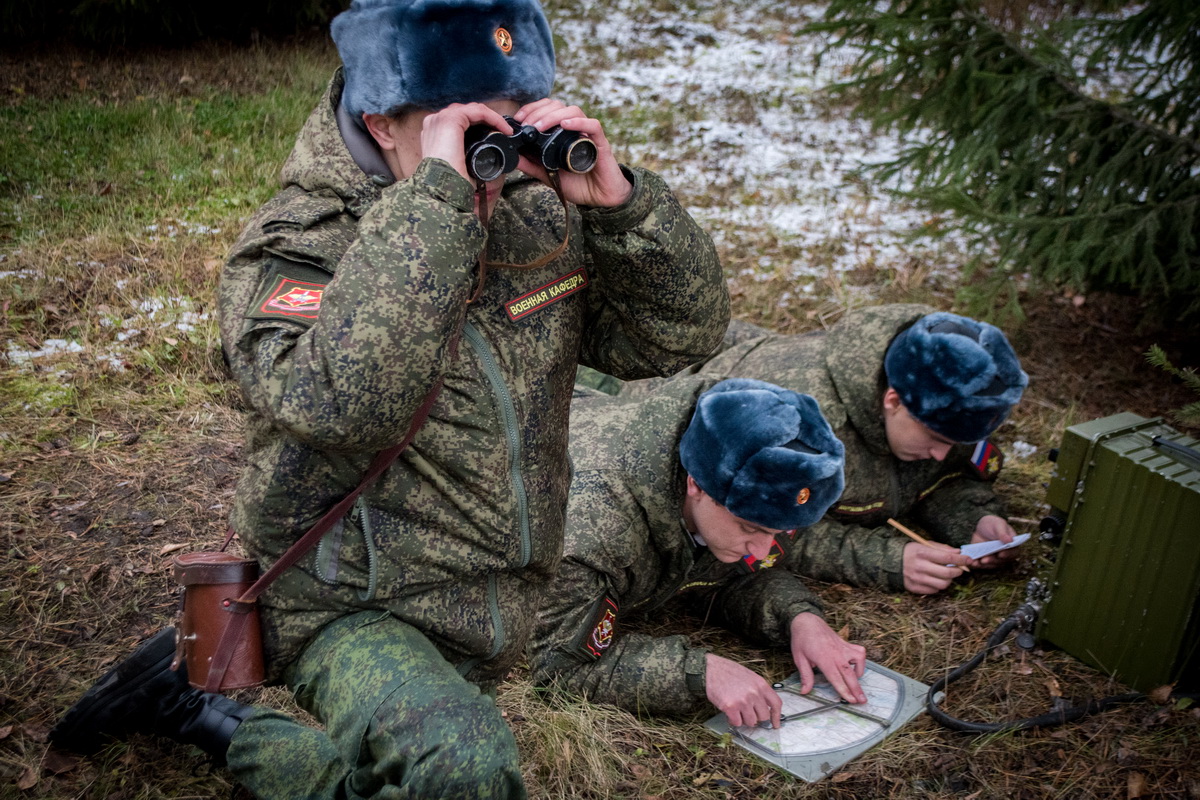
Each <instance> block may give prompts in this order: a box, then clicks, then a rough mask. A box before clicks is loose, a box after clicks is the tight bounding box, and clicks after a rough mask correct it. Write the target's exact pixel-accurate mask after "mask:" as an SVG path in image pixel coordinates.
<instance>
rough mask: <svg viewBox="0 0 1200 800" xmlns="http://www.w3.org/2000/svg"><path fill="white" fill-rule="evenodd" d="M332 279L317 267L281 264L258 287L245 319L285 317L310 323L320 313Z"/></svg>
mask: <svg viewBox="0 0 1200 800" xmlns="http://www.w3.org/2000/svg"><path fill="white" fill-rule="evenodd" d="M332 279H333V276H332V275H330V274H329V273H328V272H325V271H324V270H322V269H318V268H317V267H313V266H308V265H304V264H292V263H289V264H282V265H280V266H279V267H278V268H277V269H276V270H275V271H274V272H272V273H270V277H269V278H268V279H267V280H266V281H265V282H264V283H263V284H262V285H261V287H260V289H259V293H258V296H257V297H256V298H255V301H254V304H253V305H252V306H250V308H249V309H247V311H246V316H247V317H248V318H250V319H272V318H277V317H285V318H288V319H295V320H297V321H300V322H312V321H313V320H315V319H316V318H317V312H319V311H320V310H321V298H322V297H323V296H324V294H325V287H326V286H327V285H328V284H329V281H331V280H332Z"/></svg>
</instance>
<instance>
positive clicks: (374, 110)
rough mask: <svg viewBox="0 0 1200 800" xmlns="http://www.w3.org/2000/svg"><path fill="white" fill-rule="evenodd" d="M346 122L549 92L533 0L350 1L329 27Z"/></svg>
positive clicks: (546, 30)
mask: <svg viewBox="0 0 1200 800" xmlns="http://www.w3.org/2000/svg"><path fill="white" fill-rule="evenodd" d="M330 32H331V33H332V34H333V41H334V43H335V44H336V45H337V49H338V53H339V54H340V55H341V57H342V64H343V65H344V66H345V74H346V89H345V91H344V92H343V94H342V103H343V105H345V107H346V110H347V111H349V112H350V115H351V117H353V118H354V119H355V120H360V119H361V118H362V115H363V113H364V112H365V113H369V114H394V113H396V112H398V111H402V110H405V109H408V108H422V109H426V110H431V111H432V110H437V109H440V108H445V107H446V106H448V105H450V104H451V103H485V102H488V101H489V100H501V99H508V100H516V101H517V102H519V103H527V102H530V101H533V100H540V99H541V98H543V97H546V96H548V95H549V94H550V89H551V87H552V86H553V84H554V41H553V39H552V38H551V36H550V26H549V25H548V24H547V22H546V16H545V14H543V13H542V7H541V6H540V5H539V4H538V2H537V0H354V2H353V3H351V4H350V8H349V9H347V10H346V11H343V12H342V13H341V14H338V15H337V16H336V17H335V18H334V20H333V24H332V25H331V26H330Z"/></svg>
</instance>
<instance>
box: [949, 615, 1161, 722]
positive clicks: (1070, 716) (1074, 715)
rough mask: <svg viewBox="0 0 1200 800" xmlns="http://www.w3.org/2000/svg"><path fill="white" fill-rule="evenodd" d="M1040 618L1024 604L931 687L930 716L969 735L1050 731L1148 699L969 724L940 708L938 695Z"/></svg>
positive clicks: (1138, 696) (1123, 698)
mask: <svg viewBox="0 0 1200 800" xmlns="http://www.w3.org/2000/svg"><path fill="white" fill-rule="evenodd" d="M1036 618H1037V608H1036V607H1035V606H1033V605H1032V604H1030V603H1026V604H1025V605H1022V606H1021V607H1020V608H1018V609H1017V610H1016V611H1014V612H1013V613H1012V615H1010V616H1009V617H1008V619H1006V620H1004V621H1003V622H1001V623H1000V627H998V628H996V630H995V631H994V632H993V633H992V635H991V636H989V637H988V640H987V644H986V645H985V646H984V648H983V649H982V650H980V651H979V652H978V653H976V654H975V657H974V658H972V659H971V660H970V661H968V662H967V663H965V664H962V665H960V666H958V667H955V668H954V669H953V670H951V671H950V673H949V674H948V675H946V676H945V677H944V678H941V679H939V680H938V681H937V682H936V683H934V684H933V685H932V686H930V687H929V694H928V695H927V696H926V698H925V705H926V707H927V708H928V709H929V715H930V716H931V717H933V718H934V719H936V720H937V721H938V722H940V723H942V724H943V725H945V726H946V727H947V728H953V729H954V730H959V731H966V732H968V733H998V732H1000V731H1025V730H1029V729H1030V728H1049V727H1053V726H1055V725H1062V724H1063V723H1065V722H1073V721H1075V720H1077V719H1079V718H1080V717H1084V716H1087V715H1088V714H1095V713H1096V712H1097V711H1103V710H1104V709H1106V708H1108V707H1110V706H1114V705H1117V704H1119V703H1132V702H1136V701H1138V700H1143V699H1145V697H1146V695H1144V694H1142V693H1141V692H1129V693H1128V694H1119V695H1114V696H1113V697H1104V698H1101V699H1100V700H1091V701H1089V702H1088V703H1086V704H1085V705H1082V706H1065V707H1063V708H1060V709H1055V710H1053V711H1050V712H1047V713H1045V714H1041V715H1039V716H1036V717H1029V718H1027V719H1018V720H1011V721H1009V722H967V721H966V720H961V719H958V718H957V717H952V716H950V715H949V714H947V713H946V712H945V711H943V710H942V709H941V708H939V707H938V701H937V694H938V692H940V691H942V690H943V689H945V688H946V687H947V686H949V685H950V684H951V683H953V682H954V681H956V680H958V679H959V678H961V677H962V676H963V675H966V674H967V673H968V672H970V671H971V670H973V669H975V668H976V667H977V666H979V664H980V662H982V661H983V659H984V658H986V657H987V654H988V653H990V652H991V651H992V650H994V649H995V648H997V647H999V646H1000V644H1001V643H1002V642H1003V641H1004V640H1005V639H1006V638H1007V637H1008V635H1009V634H1010V633H1012V632H1013V630H1014V629H1015V628H1021V627H1026V626H1028V625H1030V624H1031V623H1032V622H1033V620H1034V619H1036Z"/></svg>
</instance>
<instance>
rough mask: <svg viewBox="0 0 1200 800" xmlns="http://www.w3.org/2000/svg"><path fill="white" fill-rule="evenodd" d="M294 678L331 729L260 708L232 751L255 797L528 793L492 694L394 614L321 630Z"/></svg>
mask: <svg viewBox="0 0 1200 800" xmlns="http://www.w3.org/2000/svg"><path fill="white" fill-rule="evenodd" d="M347 675H353V676H354V680H353V681H348V680H346V676H347ZM288 682H289V683H290V684H292V685H294V686H295V687H296V700H297V702H298V703H299V704H300V705H301V706H302V707H303V708H305V709H306V710H308V711H309V712H311V713H313V714H315V715H316V716H318V717H319V718H320V719H322V720H324V721H325V730H318V729H316V728H309V727H306V726H301V725H297V724H296V723H295V722H294V721H293V720H292V719H291V718H289V717H287V716H285V715H283V714H280V713H279V712H277V711H274V710H272V709H269V708H266V707H260V708H256V709H255V710H254V712H253V713H252V715H251V716H250V717H249V718H248V719H246V720H245V721H244V722H243V723H242V724H241V725H240V726H239V727H238V729H237V731H236V732H235V734H234V737H233V741H232V742H231V744H230V749H229V754H228V759H229V766H230V769H231V770H232V771H233V772H234V774H235V775H237V777H238V780H239V781H240V782H241V783H242V784H243V785H244V786H246V787H247V788H248V789H250V790H251V791H252V792H253V793H254V795H255V796H256V797H264V798H272V797H274V798H342V799H343V800H356V798H368V797H370V798H379V799H380V800H387V799H388V798H426V797H454V798H506V797H524V796H525V790H524V787H523V785H522V782H521V771H520V768H519V764H518V759H517V744H516V741H515V740H514V739H513V735H512V732H511V731H510V730H509V728H508V725H507V724H506V723H505V721H504V719H503V718H502V717H501V716H500V712H499V711H498V710H497V709H496V706H495V703H494V702H493V700H492V698H491V697H489V696H487V695H485V694H481V693H480V691H479V689H478V688H477V687H476V686H474V685H473V684H470V683H467V682H466V681H465V680H463V678H462V677H460V676H459V675H458V673H456V672H455V671H454V668H453V667H452V666H450V664H449V663H447V661H446V660H445V659H444V658H442V657H441V655H440V654H439V653H438V651H437V650H436V649H435V648H434V647H433V645H431V644H430V643H429V641H428V640H427V639H425V637H423V636H422V635H421V634H420V632H418V631H417V630H416V629H414V628H412V627H411V626H408V625H405V624H404V623H403V622H400V621H399V620H397V619H396V618H395V617H392V616H391V615H389V614H381V613H380V612H377V611H364V612H360V613H358V614H353V615H350V616H347V617H342V618H341V619H339V620H338V621H336V622H334V623H333V624H331V625H328V626H326V627H325V628H324V629H323V630H322V631H321V632H320V634H318V636H317V638H316V639H315V640H314V641H313V643H312V644H311V645H310V646H309V647H307V648H306V649H305V652H304V655H303V656H301V658H300V659H298V660H297V662H296V663H295V664H293V665H292V666H291V667H290V668H289V670H288ZM264 754H266V756H267V757H264Z"/></svg>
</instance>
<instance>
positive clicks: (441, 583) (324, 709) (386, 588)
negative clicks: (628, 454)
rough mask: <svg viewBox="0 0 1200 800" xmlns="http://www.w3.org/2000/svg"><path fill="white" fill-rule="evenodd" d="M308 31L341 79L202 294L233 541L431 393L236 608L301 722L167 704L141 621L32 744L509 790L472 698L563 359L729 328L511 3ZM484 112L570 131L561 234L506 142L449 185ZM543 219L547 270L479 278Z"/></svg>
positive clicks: (255, 772)
mask: <svg viewBox="0 0 1200 800" xmlns="http://www.w3.org/2000/svg"><path fill="white" fill-rule="evenodd" d="M431 9H432V10H431ZM332 31H333V37H334V40H335V41H336V43H337V46H338V50H339V53H340V55H341V57H342V61H343V64H344V70H343V69H339V70H338V71H337V73H336V75H335V76H334V78H333V80H332V82H331V84H330V86H329V90H328V94H327V95H326V97H325V98H324V100H323V101H322V102H321V103H320V104H319V105H318V107H317V109H316V111H314V113H313V114H312V116H311V117H310V118H309V120H308V122H307V123H306V125H305V127H304V129H303V130H302V132H301V133H300V136H299V139H298V141H297V144H296V147H295V149H294V151H293V152H292V155H291V157H290V158H289V160H288V162H287V164H286V165H285V167H284V172H283V183H284V187H285V188H284V189H283V190H282V192H280V193H279V194H278V195H277V196H276V197H275V198H274V199H273V200H271V201H270V202H269V203H267V204H266V205H265V206H264V207H263V208H262V209H261V210H260V211H259V212H258V214H256V215H255V217H254V218H253V219H252V220H251V222H250V223H249V224H248V225H247V227H246V229H245V231H244V233H243V234H242V237H241V238H240V239H239V241H238V242H237V244H236V245H235V247H234V250H233V254H232V255H231V257H230V259H229V261H228V263H227V265H226V267H225V271H224V273H223V276H222V280H221V287H220V313H221V332H222V337H223V340H224V345H225V353H226V355H227V357H228V360H229V362H230V366H231V369H232V371H233V373H234V375H235V376H236V378H237V380H238V382H239V384H240V386H241V388H242V390H243V393H244V395H245V399H246V403H247V405H248V406H249V408H250V417H249V421H248V436H249V446H248V450H247V462H248V464H247V466H246V469H245V471H244V473H243V475H242V478H241V480H240V482H239V484H238V489H237V495H236V500H235V508H234V510H233V513H232V524H233V526H234V528H235V529H236V530H237V531H238V532H239V533H240V535H241V537H242V541H243V543H244V545H245V546H246V548H247V550H248V551H249V552H250V553H251V554H252V555H253V556H254V557H255V558H257V559H258V560H259V562H260V564H261V565H262V566H263V567H264V568H266V567H268V566H270V565H271V564H272V563H273V562H274V561H275V560H276V559H278V558H279V556H280V555H281V554H282V553H283V552H284V551H285V550H286V549H287V548H288V546H289V545H291V544H292V543H293V542H294V541H295V540H296V539H297V538H298V537H300V536H301V534H303V533H304V531H306V530H307V529H308V528H309V527H310V526H311V525H312V523H313V522H314V521H315V520H316V519H318V518H319V517H320V516H321V515H322V513H323V512H324V511H325V510H326V509H328V508H329V507H331V506H332V505H334V504H335V503H336V502H337V501H338V500H339V499H340V498H341V497H343V496H344V495H346V494H347V493H348V492H350V491H351V490H352V489H353V488H354V487H355V486H356V485H357V484H358V482H359V481H360V479H361V477H362V475H363V473H364V472H365V470H366V468H367V465H368V463H369V462H370V461H371V459H372V457H373V456H374V455H375V453H376V452H378V451H380V450H383V449H386V448H388V447H390V446H392V445H394V444H396V443H397V442H399V441H401V440H402V438H403V436H404V434H405V432H406V430H407V428H408V427H409V424H410V421H411V419H412V417H413V415H414V413H415V412H416V410H417V408H418V407H419V406H420V405H421V403H422V400H423V398H425V396H426V395H427V393H428V392H429V391H430V388H431V386H433V385H434V384H435V382H436V380H437V379H439V378H443V379H444V380H445V386H444V388H443V390H442V391H441V394H440V395H439V396H438V400H437V402H436V404H435V405H434V407H433V410H432V413H431V414H430V415H429V418H428V421H427V422H426V423H425V425H424V427H423V428H422V429H421V430H420V431H419V433H418V434H417V436H416V439H415V441H414V442H413V444H412V446H410V447H409V448H408V449H407V450H406V451H405V452H404V453H403V454H402V455H401V456H400V458H399V459H398V460H397V461H396V462H395V463H394V464H393V465H392V466H391V467H390V468H389V469H388V470H387V472H386V473H385V474H384V475H383V477H382V478H381V479H380V480H379V481H378V482H377V483H376V484H375V485H374V486H372V487H371V488H370V489H369V490H368V491H367V492H366V493H364V494H363V496H362V498H361V499H360V500H359V501H358V505H357V507H356V509H355V511H354V512H353V513H351V514H349V515H348V516H347V517H346V518H345V519H344V520H343V521H342V522H341V523H339V525H338V526H337V527H336V528H335V529H334V530H333V531H331V532H330V533H329V534H328V535H327V536H326V539H325V541H324V542H323V545H322V546H321V547H319V548H318V549H317V551H315V552H314V553H313V554H311V555H308V556H306V557H305V558H304V559H302V560H301V561H300V562H299V563H298V564H297V565H296V566H295V567H293V568H291V569H289V570H288V571H286V572H285V573H284V574H283V576H282V577H281V578H280V579H279V580H278V581H277V582H275V583H274V584H272V586H271V588H270V589H269V590H268V592H267V593H266V594H265V595H264V597H263V600H262V607H263V608H262V610H263V623H264V644H265V648H266V655H267V660H268V673H269V675H268V677H269V679H270V680H271V681H279V682H283V683H285V684H286V685H288V686H290V687H291V688H292V689H293V690H295V692H296V699H297V701H298V702H299V703H300V705H301V706H303V707H304V708H305V709H307V710H308V711H310V712H311V713H312V714H313V715H314V716H315V717H316V718H317V719H318V720H320V721H321V722H322V723H323V724H324V726H325V727H324V729H323V730H318V729H316V728H311V727H306V726H304V725H301V724H299V723H298V722H297V721H295V720H293V719H291V718H290V717H287V716H285V715H283V714H280V713H278V712H275V711H273V710H271V709H267V708H251V707H247V706H243V705H240V704H237V703H234V702H233V701H231V700H228V699H225V698H223V697H221V696H219V695H211V694H204V693H201V692H198V691H196V690H193V689H189V688H187V686H186V685H185V684H184V683H183V682H182V680H181V679H180V677H179V676H178V674H177V673H173V672H170V671H168V670H167V669H166V663H167V661H169V658H167V659H165V660H164V656H165V655H167V654H169V652H170V651H171V650H173V644H172V643H171V642H170V638H171V637H170V635H168V634H166V633H164V634H163V635H160V636H159V637H156V638H155V639H154V640H151V642H150V643H148V644H146V645H144V646H143V647H142V648H141V649H140V650H139V651H138V652H137V653H136V654H135V655H134V656H133V657H131V658H130V659H129V660H127V661H126V662H124V663H123V664H121V665H119V666H118V667H116V668H115V669H114V670H113V671H112V672H110V674H109V675H108V676H106V677H105V678H104V679H102V680H101V682H100V683H98V684H97V685H96V686H95V687H93V688H92V689H91V690H90V691H89V692H88V693H87V695H85V696H84V698H83V699H82V700H81V701H80V702H79V703H77V704H76V706H75V707H73V708H72V709H71V711H70V712H69V713H68V714H67V715H66V717H65V718H64V719H63V720H62V721H61V722H60V723H59V725H58V726H57V728H56V729H55V731H54V734H53V739H54V742H55V743H56V744H57V745H59V746H61V747H69V748H74V749H83V750H90V749H94V748H95V747H97V746H99V744H100V743H101V741H102V739H103V735H104V734H109V735H117V736H122V735H125V734H127V733H130V732H132V731H147V732H154V733H157V734H160V735H166V736H168V737H171V738H174V739H177V740H181V741H187V742H191V743H197V744H201V745H202V746H203V747H204V748H205V749H207V750H208V751H209V752H210V753H212V754H213V755H214V756H216V757H217V758H218V759H219V760H225V759H227V760H228V764H229V768H230V770H231V771H232V772H233V774H234V776H235V777H236V778H237V779H238V780H239V781H240V782H241V783H243V784H244V785H246V786H247V787H249V788H250V789H251V790H253V791H254V793H255V794H257V795H258V796H260V797H280V798H283V797H330V798H332V797H368V796H369V797H382V796H388V797H398V796H401V795H403V796H406V797H441V796H454V797H516V796H524V794H525V790H524V786H523V784H522V780H521V774H520V770H519V768H518V765H517V751H516V745H515V741H514V739H513V737H512V734H511V732H510V731H509V730H508V728H507V726H506V724H505V722H504V720H503V719H502V718H501V716H500V713H499V711H498V710H497V709H496V707H495V704H494V701H493V698H492V697H491V696H489V692H490V691H491V690H492V689H493V687H494V686H495V685H496V684H497V683H498V682H499V681H500V680H501V679H502V678H503V677H504V675H505V673H506V672H507V671H508V670H509V668H510V667H511V666H512V665H513V664H514V662H515V661H516V660H517V659H518V658H519V657H520V654H521V651H522V650H523V648H524V645H525V643H526V641H527V639H528V636H529V633H530V630H531V628H532V625H533V620H534V611H535V608H536V606H537V604H538V601H539V599H540V596H541V593H542V590H543V588H544V587H545V586H546V584H547V582H548V581H549V580H550V578H551V576H552V575H553V572H554V569H555V567H556V566H557V564H558V560H559V558H560V554H561V546H562V527H563V512H564V509H565V506H566V498H567V489H568V483H569V468H568V464H567V415H568V411H569V406H570V397H571V387H572V384H573V379H574V375H575V368H576V365H577V364H578V363H584V364H588V365H591V366H594V367H597V368H600V369H604V370H605V371H608V372H615V373H618V374H621V375H623V376H625V377H629V378H634V377H648V376H651V375H664V374H669V373H671V372H673V371H675V370H678V369H680V368H682V367H684V366H686V365H687V364H688V363H690V362H691V361H694V360H696V359H697V358H700V357H702V356H704V355H706V354H707V353H709V352H710V351H711V350H712V349H713V348H714V347H716V346H717V345H718V344H719V342H720V339H721V336H722V334H723V332H724V330H725V326H726V323H727V322H728V308H729V306H728V303H729V301H728V296H727V293H726V290H725V284H724V280H723V277H722V274H721V268H720V265H719V263H718V261H717V258H716V255H715V251H714V248H713V246H712V243H711V241H710V240H709V238H708V237H707V235H705V234H704V233H703V232H702V231H701V230H700V229H699V227H698V226H697V225H696V224H695V222H694V221H693V220H692V219H691V218H690V217H689V216H688V215H687V213H686V212H685V211H684V210H683V209H682V208H681V207H680V205H679V203H678V202H677V201H676V200H675V199H674V197H673V196H672V195H671V193H670V191H669V190H668V189H667V187H666V186H665V185H664V183H663V182H662V180H661V179H660V178H658V177H657V176H655V175H654V174H652V173H649V172H646V171H644V170H640V169H631V168H626V167H621V166H619V165H618V164H617V162H616V160H615V159H614V156H613V153H612V150H611V148H610V146H609V144H608V142H607V140H606V139H605V136H604V132H603V130H602V128H601V125H600V123H599V122H598V121H596V120H595V119H591V118H588V117H587V116H586V115H585V114H584V113H583V112H582V111H581V110H580V109H578V108H576V107H574V106H567V105H564V104H563V103H561V102H559V101H557V100H553V99H547V97H546V96H547V94H548V93H549V91H550V88H551V84H552V81H553V73H554V52H553V46H552V40H551V35H550V31H549V29H548V26H547V23H546V20H545V18H544V16H543V14H542V10H541V8H540V7H539V6H538V5H537V3H536V2H535V0H497V1H495V2H485V0H458V1H456V0H443V1H442V2H435V3H419V2H413V0H356V2H354V3H353V5H352V6H351V7H350V9H349V10H348V11H346V12H344V13H343V14H341V15H340V16H338V17H337V18H336V19H335V20H334V22H333V27H332ZM502 114H509V115H513V116H514V117H515V118H516V120H518V121H519V122H521V123H524V124H527V125H532V126H533V127H535V128H537V129H538V130H542V131H544V130H547V129H551V128H553V127H555V126H561V127H562V128H564V129H569V130H572V131H577V132H580V133H583V134H586V135H587V136H589V137H591V139H592V141H593V143H594V144H595V148H596V163H595V166H594V168H593V169H592V170H591V171H590V172H587V173H585V174H570V173H566V172H563V173H561V174H560V175H559V176H558V177H559V179H560V180H561V190H562V194H563V196H564V198H565V201H566V202H569V203H570V204H571V208H570V211H569V214H568V215H567V217H566V219H564V205H563V204H562V203H560V201H559V199H558V198H557V197H556V195H555V192H554V191H552V190H551V189H550V188H548V185H545V184H550V183H551V180H550V178H549V177H548V174H547V170H546V169H544V168H543V165H542V164H540V163H535V162H534V161H533V160H531V158H530V157H527V156H524V155H523V156H522V157H521V159H520V162H519V170H520V172H519V173H517V172H514V173H513V174H512V175H511V177H510V178H509V179H507V180H506V179H505V178H504V177H503V176H501V177H500V178H498V179H495V180H492V181H491V182H489V183H487V184H484V185H483V187H482V188H483V189H485V191H482V190H481V191H479V192H477V191H476V190H477V186H476V184H475V182H474V181H473V180H472V179H470V178H469V176H468V171H467V168H466V161H465V153H464V150H465V145H464V137H465V135H466V133H467V130H468V128H469V127H470V126H474V125H483V126H486V127H487V128H491V129H495V130H496V131H501V132H504V133H506V134H507V133H509V132H510V131H511V130H512V128H511V127H510V126H509V125H508V124H507V123H506V122H505V120H504V119H503V118H502V116H501V115H502ZM521 173H523V174H521ZM485 208H486V210H487V211H488V212H490V219H491V221H490V224H489V225H487V226H485V224H484V220H485V219H486V218H487V216H489V215H488V214H483V213H482V212H484V210H485ZM481 217H482V218H481ZM568 231H569V233H570V236H569V241H568V243H567V244H566V247H565V249H564V250H563V251H562V253H561V254H560V255H559V256H558V257H557V258H554V259H552V260H550V261H549V263H548V264H546V265H544V266H540V267H536V268H529V269H511V268H510V269H505V268H503V267H505V266H510V267H511V266H512V265H513V264H517V265H522V264H526V263H527V262H531V261H534V260H535V259H538V258H539V257H540V256H543V255H545V254H547V253H550V252H552V251H554V250H555V248H556V247H558V246H559V245H560V244H561V243H563V242H564V239H565V238H566V237H567V233H568ZM485 246H486V256H487V260H488V261H489V262H500V263H498V264H497V265H494V266H492V267H491V269H489V270H487V271H485V270H482V269H481V268H480V267H479V265H478V259H479V257H480V255H481V251H484V250H485ZM464 316H465V319H466V323H465V329H464V330H463V334H462V338H461V341H460V342H459V344H458V346H457V348H456V346H455V339H456V337H455V332H456V330H457V329H458V328H459V327H460V325H462V320H463V318H464Z"/></svg>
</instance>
